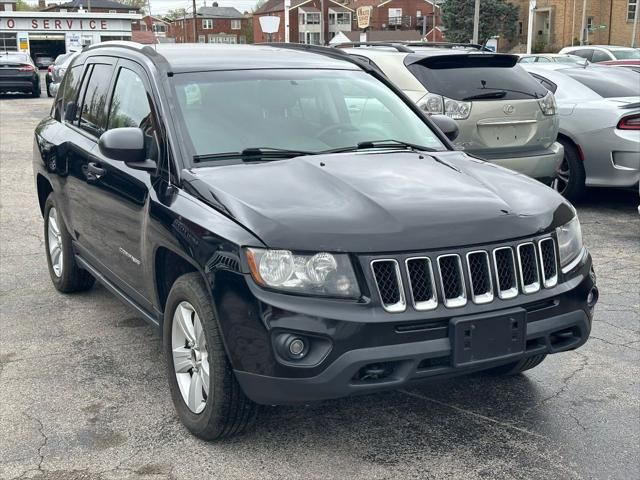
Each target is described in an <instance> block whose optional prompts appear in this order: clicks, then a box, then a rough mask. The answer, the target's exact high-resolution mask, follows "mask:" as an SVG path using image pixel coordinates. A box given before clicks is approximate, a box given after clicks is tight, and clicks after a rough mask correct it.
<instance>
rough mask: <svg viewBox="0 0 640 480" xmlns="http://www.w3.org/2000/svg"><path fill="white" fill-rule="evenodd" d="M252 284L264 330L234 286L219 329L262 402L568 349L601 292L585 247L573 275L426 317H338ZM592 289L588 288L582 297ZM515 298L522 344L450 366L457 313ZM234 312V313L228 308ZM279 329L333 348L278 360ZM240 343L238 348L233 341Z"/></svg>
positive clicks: (581, 335)
mask: <svg viewBox="0 0 640 480" xmlns="http://www.w3.org/2000/svg"><path fill="white" fill-rule="evenodd" d="M250 288H251V295H252V296H254V297H258V299H259V307H258V308H257V309H251V310H252V311H253V312H256V317H258V316H260V317H261V319H260V321H259V323H261V324H263V325H265V324H266V326H267V332H266V333H267V335H266V338H263V339H262V340H256V333H257V330H258V329H261V328H260V327H258V326H257V325H256V324H253V325H252V324H250V322H247V321H246V320H245V319H244V314H243V315H239V312H241V311H243V312H244V311H247V310H245V308H246V307H244V306H242V305H241V304H240V303H239V301H238V297H237V296H234V297H233V304H232V305H231V309H230V310H229V311H226V312H225V311H224V310H225V307H224V306H222V311H221V312H220V313H221V315H219V318H220V319H225V318H227V319H228V320H229V323H228V324H227V325H226V326H225V325H224V323H226V322H224V321H223V325H222V330H223V334H224V336H225V339H226V340H225V343H226V345H227V350H228V352H229V354H230V360H231V363H232V366H233V367H234V372H235V375H236V378H237V380H238V382H239V383H240V385H241V387H242V389H243V391H244V392H245V394H246V395H247V396H248V397H249V398H251V399H252V400H253V401H255V402H257V403H261V404H268V405H277V404H292V403H301V402H302V403H304V402H310V401H315V400H324V399H332V398H339V397H344V396H348V395H354V394H360V393H370V392H375V391H379V390H386V389H395V388H400V387H402V386H405V385H407V384H412V383H414V382H416V381H420V380H429V379H439V378H445V377H452V376H457V375H461V374H466V373H471V372H476V371H480V370H484V369H487V368H492V367H495V366H499V365H502V364H506V363H511V362H514V361H517V360H519V359H522V358H526V357H529V356H533V355H539V354H545V353H558V352H562V351H566V350H572V349H575V348H578V347H580V346H582V345H583V344H584V343H585V342H586V341H587V339H588V337H589V334H590V332H591V321H592V313H593V307H594V305H595V302H596V301H597V296H598V295H597V288H596V285H595V275H594V274H593V273H592V269H591V257H590V256H589V255H588V253H586V252H585V254H584V256H583V258H582V260H581V262H580V263H579V264H578V265H577V266H576V267H575V268H574V270H573V271H572V272H571V277H570V278H566V279H565V281H563V282H562V283H560V284H558V286H557V287H555V288H553V289H550V290H546V291H540V292H539V293H538V294H532V295H527V296H524V295H520V296H519V297H518V299H519V300H518V301H515V300H509V301H502V300H499V301H498V300H497V301H496V302H499V303H495V302H494V304H492V305H491V306H486V305H485V306H473V305H471V306H469V308H464V309H451V310H448V311H446V312H442V313H438V314H437V315H436V316H431V317H430V318H429V317H428V315H426V314H424V315H422V314H418V315H419V316H417V317H416V318H412V319H411V320H409V321H407V320H408V319H402V320H397V318H398V316H395V315H390V314H386V313H385V314H383V315H384V316H378V317H377V318H372V317H370V318H369V320H368V321H364V322H363V321H360V320H361V319H360V318H358V317H357V316H356V315H349V314H345V315H344V317H343V318H349V320H335V318H339V316H338V315H337V313H338V312H337V311H336V310H333V309H332V308H327V309H326V312H325V313H324V315H325V316H326V317H331V318H326V317H325V316H322V317H321V316H318V315H315V314H314V312H311V311H307V312H304V313H300V312H301V310H303V307H302V305H303V304H302V303H298V304H295V303H291V304H289V305H285V304H283V303H281V302H280V299H281V298H282V297H285V298H286V297H287V296H285V295H277V296H276V297H274V296H272V295H273V294H272V293H269V292H266V293H265V292H264V291H262V290H259V289H257V288H254V287H250ZM590 292H593V293H594V295H593V299H592V301H591V304H588V302H587V297H588V295H589V293H590ZM304 301H305V300H304V299H303V300H302V302H304ZM292 302H293V300H292ZM336 308H339V307H336ZM513 308H521V309H524V310H526V330H525V333H524V338H525V342H524V345H525V348H524V350H522V351H519V352H518V353H515V354H504V355H501V356H492V357H489V358H485V359H483V360H479V361H474V362H467V363H465V364H464V365H463V366H456V364H455V361H454V359H455V356H456V355H455V354H456V352H455V351H454V347H452V345H454V342H453V338H452V332H453V327H452V324H453V321H454V320H456V319H457V320H460V319H463V320H464V319H467V318H471V317H477V316H478V315H481V316H483V317H487V318H491V317H492V316H500V315H502V314H503V313H504V312H505V311H508V310H509V309H513ZM233 312H238V314H236V316H235V318H229V315H230V314H232V313H233ZM257 312H260V314H259V315H258V314H257ZM420 315H422V317H420ZM374 317H375V315H374ZM281 332H293V333H294V334H298V335H302V336H306V337H307V338H311V339H312V341H313V339H322V341H325V342H327V341H328V342H330V345H331V349H330V352H328V353H327V354H326V355H325V356H324V357H321V358H319V359H318V361H317V362H315V363H314V364H312V365H295V362H286V361H283V360H282V357H280V356H278V354H276V353H273V350H274V348H273V339H274V338H275V336H277V335H279V334H280V333H281ZM252 338H253V339H252ZM239 347H240V348H242V349H243V351H242V352H239V351H238V348H239ZM369 367H375V368H377V369H382V370H383V371H384V372H385V374H384V375H383V376H382V377H376V378H367V376H366V375H365V376H363V375H362V373H363V371H364V372H366V371H368V370H367V369H368V368H369Z"/></svg>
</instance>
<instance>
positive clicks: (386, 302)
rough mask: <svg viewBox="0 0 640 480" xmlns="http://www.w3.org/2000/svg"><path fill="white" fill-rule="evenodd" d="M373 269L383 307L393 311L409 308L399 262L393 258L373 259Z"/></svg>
mask: <svg viewBox="0 0 640 480" xmlns="http://www.w3.org/2000/svg"><path fill="white" fill-rule="evenodd" d="M371 271H372V272H373V276H374V278H375V281H376V288H377V289H378V294H379V295H380V301H381V302H382V307H383V308H384V309H385V310H386V311H387V312H391V313H397V312H403V311H404V310H405V309H406V308H407V303H406V301H405V296H404V288H403V287H402V277H401V276H400V267H399V266H398V262H397V261H396V260H393V259H384V260H373V261H372V262H371Z"/></svg>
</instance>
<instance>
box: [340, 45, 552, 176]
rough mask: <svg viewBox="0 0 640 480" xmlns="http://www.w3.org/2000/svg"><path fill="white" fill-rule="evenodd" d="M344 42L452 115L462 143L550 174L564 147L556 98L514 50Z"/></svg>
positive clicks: (418, 98) (431, 107)
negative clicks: (534, 79) (509, 52)
mask: <svg viewBox="0 0 640 480" xmlns="http://www.w3.org/2000/svg"><path fill="white" fill-rule="evenodd" d="M344 50H345V51H346V52H347V53H349V54H350V55H354V56H357V57H359V58H361V59H362V60H364V61H366V62H367V63H369V64H371V65H374V66H377V67H378V68H379V69H380V70H381V71H382V72H383V73H384V74H385V75H386V76H387V77H388V78H389V79H390V80H391V81H392V82H394V83H395V84H396V85H397V86H398V87H399V88H400V89H401V90H402V91H403V92H404V93H405V94H406V95H407V96H409V98H411V99H412V100H413V101H414V102H416V103H417V104H418V106H419V107H420V108H421V109H422V110H423V111H424V112H425V113H427V114H429V115H435V114H446V115H447V116H449V117H451V118H452V119H454V120H456V121H457V122H458V126H459V129H460V132H459V135H458V137H457V139H456V141H455V142H454V144H455V145H456V146H457V147H458V148H459V149H461V150H464V151H466V152H468V153H471V154H474V155H477V156H478V157H481V158H483V159H485V160H488V161H490V162H492V163H495V164H498V165H501V166H504V167H507V168H510V169H512V170H516V171H518V172H521V173H524V174H526V175H529V176H531V177H533V178H537V179H540V180H542V181H550V180H551V179H553V178H554V177H555V175H556V169H557V168H558V166H559V165H560V163H561V161H562V158H563V155H564V150H563V147H562V145H560V144H559V143H558V142H556V138H557V135H558V127H559V119H558V116H557V112H556V103H555V100H554V97H553V94H552V93H551V92H549V91H548V90H547V89H546V88H544V87H543V86H541V85H540V84H539V83H538V84H536V82H532V81H531V77H530V76H529V75H528V74H527V72H526V71H525V70H524V69H522V67H520V66H519V65H517V62H518V57H517V56H514V55H500V54H491V53H482V52H469V51H456V50H443V49H435V48H434V49H432V50H429V49H426V48H422V49H420V51H419V52H415V51H412V50H411V49H408V48H407V47H405V46H396V45H391V44H390V45H386V46H385V45H379V46H378V45H374V46H366V47H361V46H359V47H347V48H344Z"/></svg>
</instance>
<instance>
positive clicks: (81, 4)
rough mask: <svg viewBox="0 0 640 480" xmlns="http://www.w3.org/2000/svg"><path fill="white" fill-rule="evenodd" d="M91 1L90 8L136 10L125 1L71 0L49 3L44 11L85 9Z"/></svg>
mask: <svg viewBox="0 0 640 480" xmlns="http://www.w3.org/2000/svg"><path fill="white" fill-rule="evenodd" d="M89 3H91V8H104V9H109V10H127V11H128V10H138V9H137V8H135V7H132V6H130V5H127V4H125V3H119V2H114V1H113V0H71V1H70V2H65V3H59V4H57V5H49V6H48V7H47V8H44V9H43V10H44V11H47V10H55V9H58V8H82V9H85V10H86V9H87V5H88V4H89Z"/></svg>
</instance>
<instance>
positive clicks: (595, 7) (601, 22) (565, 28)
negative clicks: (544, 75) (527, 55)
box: [510, 0, 640, 52]
mask: <svg viewBox="0 0 640 480" xmlns="http://www.w3.org/2000/svg"><path fill="white" fill-rule="evenodd" d="M510 1H511V3H514V4H516V5H518V6H519V7H520V18H519V20H518V42H519V43H520V44H521V45H526V42H527V25H528V21H529V0H510ZM582 4H583V2H582V1H581V0H575V1H574V0H538V1H537V6H536V9H535V13H534V15H535V16H534V27H533V49H534V51H548V52H557V51H558V50H559V49H560V48H562V47H566V46H570V45H572V44H574V45H579V44H580V37H581V27H582ZM639 5H640V0H588V1H587V26H588V29H589V37H588V43H591V44H603V45H627V46H628V45H631V43H632V42H631V40H632V39H631V36H632V31H633V19H634V15H635V12H636V11H637V9H638V6H639ZM639 20H640V19H639ZM639 45H640V26H639V27H638V28H637V31H636V38H635V46H639Z"/></svg>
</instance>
